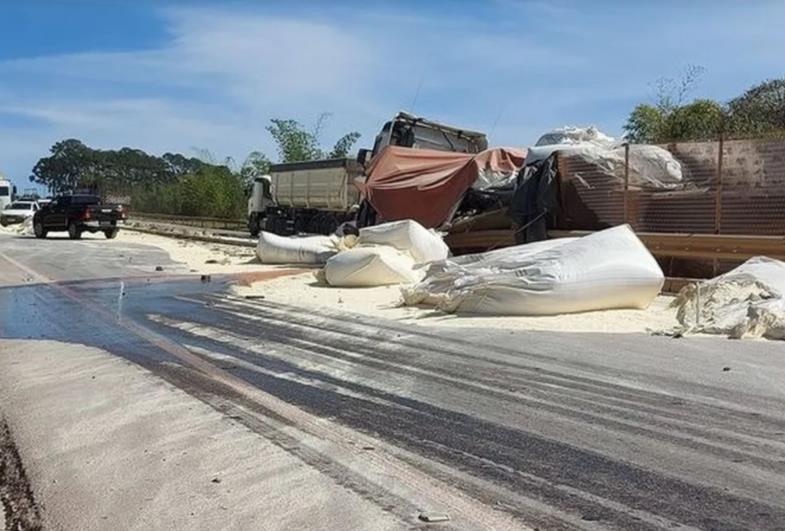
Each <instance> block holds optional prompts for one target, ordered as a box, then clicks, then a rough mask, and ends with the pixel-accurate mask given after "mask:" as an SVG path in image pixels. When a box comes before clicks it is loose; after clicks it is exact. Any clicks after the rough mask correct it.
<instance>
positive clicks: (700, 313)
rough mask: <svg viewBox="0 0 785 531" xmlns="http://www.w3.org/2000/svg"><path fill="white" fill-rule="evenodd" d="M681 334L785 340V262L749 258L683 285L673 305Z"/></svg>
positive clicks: (762, 257) (763, 258) (759, 257)
mask: <svg viewBox="0 0 785 531" xmlns="http://www.w3.org/2000/svg"><path fill="white" fill-rule="evenodd" d="M673 305H674V307H675V308H676V309H677V314H676V316H677V318H678V320H679V323H680V325H681V330H682V331H683V332H690V333H706V334H720V335H725V336H728V337H731V338H735V339H740V338H766V339H785V262H781V261H780V260H774V259H773V258H768V257H765V256H758V257H755V258H751V259H749V260H747V261H746V262H744V263H743V264H742V265H740V266H739V267H737V268H735V269H733V270H731V271H729V272H727V273H725V274H724V275H720V276H718V277H716V278H713V279H710V280H705V281H701V282H697V283H694V284H690V285H688V286H685V287H684V288H683V289H682V290H681V292H679V295H678V296H677V297H676V299H675V300H674V301H673Z"/></svg>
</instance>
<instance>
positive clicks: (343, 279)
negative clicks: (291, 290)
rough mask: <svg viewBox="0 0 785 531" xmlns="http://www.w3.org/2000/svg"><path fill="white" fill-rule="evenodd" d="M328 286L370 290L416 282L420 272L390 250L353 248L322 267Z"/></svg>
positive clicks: (383, 248)
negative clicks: (377, 287)
mask: <svg viewBox="0 0 785 531" xmlns="http://www.w3.org/2000/svg"><path fill="white" fill-rule="evenodd" d="M324 274H325V279H326V280H327V283H328V284H330V285H331V286H343V287H370V286H384V285H388V284H401V283H411V282H417V281H419V280H420V279H421V278H422V276H423V274H424V273H423V272H422V271H421V270H415V269H414V259H412V258H411V257H410V256H409V255H407V254H405V253H402V252H400V251H398V250H396V249H394V248H392V247H386V246H378V247H355V248H353V249H349V250H347V251H342V252H340V253H338V254H336V255H335V256H333V257H332V258H330V259H329V260H327V263H326V264H325V266H324Z"/></svg>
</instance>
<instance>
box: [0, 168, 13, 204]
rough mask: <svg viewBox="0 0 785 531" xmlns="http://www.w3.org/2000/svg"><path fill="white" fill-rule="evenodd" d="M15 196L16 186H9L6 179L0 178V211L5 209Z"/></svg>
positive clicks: (9, 182) (9, 183)
mask: <svg viewBox="0 0 785 531" xmlns="http://www.w3.org/2000/svg"><path fill="white" fill-rule="evenodd" d="M15 196H16V186H14V185H13V184H11V181H9V180H8V179H3V178H2V176H0V210H3V209H5V207H7V206H8V205H10V204H11V202H12V201H13V200H14V197H15Z"/></svg>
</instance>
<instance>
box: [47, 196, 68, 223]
mask: <svg viewBox="0 0 785 531" xmlns="http://www.w3.org/2000/svg"><path fill="white" fill-rule="evenodd" d="M70 204H71V198H70V197H58V198H57V199H55V200H54V201H53V202H52V208H51V210H50V211H49V213H48V215H47V216H46V217H45V218H44V220H43V224H44V227H47V228H49V227H52V228H53V229H62V228H64V227H66V220H67V214H68V207H69V206H70Z"/></svg>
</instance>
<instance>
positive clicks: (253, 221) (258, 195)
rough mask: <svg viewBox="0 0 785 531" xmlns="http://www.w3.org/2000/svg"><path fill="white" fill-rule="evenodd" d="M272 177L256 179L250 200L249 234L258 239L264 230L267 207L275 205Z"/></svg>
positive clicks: (265, 176)
mask: <svg viewBox="0 0 785 531" xmlns="http://www.w3.org/2000/svg"><path fill="white" fill-rule="evenodd" d="M271 182H272V177H270V176H269V175H262V176H260V177H255V178H254V180H253V187H252V188H251V196H250V197H249V198H248V232H250V233H251V236H253V237H254V238H256V237H257V236H259V232H261V230H262V226H263V224H264V216H265V212H266V211H267V207H268V206H270V205H272V204H273V196H272V193H271V190H270V187H271V184H270V183H271Z"/></svg>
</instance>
